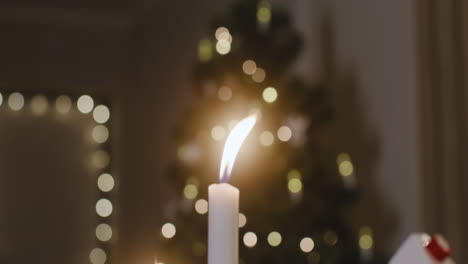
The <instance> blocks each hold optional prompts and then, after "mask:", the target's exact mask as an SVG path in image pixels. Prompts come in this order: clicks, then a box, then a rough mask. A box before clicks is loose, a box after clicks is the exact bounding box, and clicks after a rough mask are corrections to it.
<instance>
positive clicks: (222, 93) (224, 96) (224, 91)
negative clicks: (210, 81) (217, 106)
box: [218, 86, 232, 102]
mask: <svg viewBox="0 0 468 264" xmlns="http://www.w3.org/2000/svg"><path fill="white" fill-rule="evenodd" d="M218 98H219V100H221V101H224V102H227V101H229V100H231V98H232V89H231V88H229V87H228V86H222V87H221V88H219V90H218Z"/></svg>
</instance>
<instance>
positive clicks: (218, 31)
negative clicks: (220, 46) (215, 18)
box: [215, 27, 230, 40]
mask: <svg viewBox="0 0 468 264" xmlns="http://www.w3.org/2000/svg"><path fill="white" fill-rule="evenodd" d="M226 33H228V34H230V33H229V30H228V29H227V28H225V27H219V28H217V29H216V31H215V38H216V39H217V40H221V39H222V38H221V37H222V36H223V35H225V34H226Z"/></svg>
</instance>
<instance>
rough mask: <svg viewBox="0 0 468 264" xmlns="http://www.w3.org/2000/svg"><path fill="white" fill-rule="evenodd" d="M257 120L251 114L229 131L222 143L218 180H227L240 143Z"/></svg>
mask: <svg viewBox="0 0 468 264" xmlns="http://www.w3.org/2000/svg"><path fill="white" fill-rule="evenodd" d="M256 122H257V117H256V115H255V114H254V115H251V116H249V117H247V118H245V119H243V120H241V121H240V122H239V123H238V124H237V125H236V126H235V127H234V128H233V129H232V130H231V133H229V136H228V137H227V139H226V143H225V144H224V150H223V157H222V159H221V166H220V169H219V179H220V182H227V181H228V180H229V177H230V175H231V171H232V168H233V167H234V162H235V161H236V157H237V154H238V153H239V150H240V148H241V146H242V143H243V142H244V140H245V139H246V138H247V136H248V135H249V133H250V131H251V130H252V128H253V127H254V125H255V123H256Z"/></svg>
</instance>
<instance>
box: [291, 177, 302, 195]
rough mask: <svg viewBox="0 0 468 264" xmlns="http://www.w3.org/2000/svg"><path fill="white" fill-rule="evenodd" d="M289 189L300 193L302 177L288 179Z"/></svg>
mask: <svg viewBox="0 0 468 264" xmlns="http://www.w3.org/2000/svg"><path fill="white" fill-rule="evenodd" d="M288 189H289V191H290V192H292V193H298V192H300V191H302V181H301V180H300V179H296V178H293V179H290V180H289V181H288Z"/></svg>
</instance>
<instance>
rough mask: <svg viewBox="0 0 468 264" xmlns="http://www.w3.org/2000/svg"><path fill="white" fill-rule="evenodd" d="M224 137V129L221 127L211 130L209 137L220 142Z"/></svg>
mask: <svg viewBox="0 0 468 264" xmlns="http://www.w3.org/2000/svg"><path fill="white" fill-rule="evenodd" d="M225 136H226V129H224V127H222V126H215V127H213V128H212V129H211V137H212V138H213V139H214V140H216V141H220V140H222V139H223V138H224V137H225Z"/></svg>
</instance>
